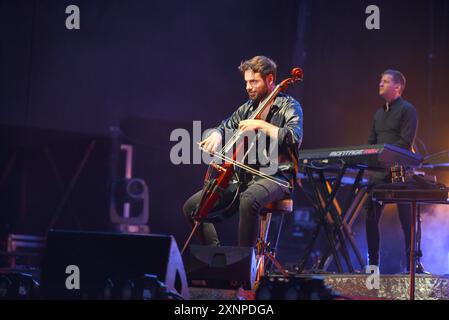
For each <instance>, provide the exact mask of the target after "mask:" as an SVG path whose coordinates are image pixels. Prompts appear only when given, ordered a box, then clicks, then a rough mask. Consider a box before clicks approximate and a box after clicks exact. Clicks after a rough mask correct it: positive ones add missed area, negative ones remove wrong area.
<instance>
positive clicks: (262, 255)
mask: <svg viewBox="0 0 449 320" xmlns="http://www.w3.org/2000/svg"><path fill="white" fill-rule="evenodd" d="M292 212H293V200H292V199H284V200H278V201H274V202H271V203H269V204H267V205H266V206H265V207H264V208H263V210H262V214H261V216H260V224H259V237H258V239H257V244H256V250H257V252H256V255H257V274H256V286H257V284H258V283H259V281H260V279H261V278H262V277H263V276H264V274H265V271H266V270H265V268H266V259H267V258H268V259H269V260H271V262H272V263H274V265H275V266H276V267H277V268H278V269H279V271H280V272H281V273H282V274H283V275H284V276H286V277H288V273H287V271H286V270H285V269H284V268H283V267H282V266H281V264H280V263H279V261H278V260H277V259H276V257H275V254H276V250H277V246H278V243H279V238H280V235H281V230H282V224H283V221H284V214H288V213H292ZM273 214H281V215H282V216H281V223H280V225H279V229H278V234H277V237H276V242H275V246H274V252H270V251H269V250H268V247H269V243H267V238H268V232H269V230H270V223H271V217H272V215H273Z"/></svg>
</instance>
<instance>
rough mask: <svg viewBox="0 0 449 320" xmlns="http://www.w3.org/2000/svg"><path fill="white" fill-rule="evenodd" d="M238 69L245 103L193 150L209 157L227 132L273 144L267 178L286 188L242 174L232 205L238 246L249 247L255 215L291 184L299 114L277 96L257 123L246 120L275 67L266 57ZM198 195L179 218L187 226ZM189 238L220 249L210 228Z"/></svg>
mask: <svg viewBox="0 0 449 320" xmlns="http://www.w3.org/2000/svg"><path fill="white" fill-rule="evenodd" d="M238 69H239V71H240V72H241V73H242V75H243V77H244V81H245V84H246V91H247V93H248V97H249V100H248V101H246V102H245V103H244V104H243V105H241V106H240V107H239V108H238V109H237V110H236V111H235V112H234V113H233V114H232V115H231V116H230V117H229V118H227V119H226V120H224V121H222V122H221V124H220V125H219V126H218V127H217V128H215V130H213V131H212V133H211V134H210V135H209V136H208V137H207V138H206V139H204V140H203V141H201V142H200V143H199V144H200V147H201V148H202V150H204V151H207V152H209V153H214V152H215V151H217V149H218V147H219V146H221V143H222V140H223V138H224V136H225V132H226V131H229V130H240V131H242V132H257V133H260V134H261V135H262V136H264V137H265V139H267V138H268V139H270V141H274V142H275V143H274V144H275V146H274V147H276V148H278V149H277V155H278V157H277V159H276V164H275V165H276V170H275V172H274V173H273V174H272V176H273V177H274V178H276V179H277V180H280V181H285V182H286V183H285V184H279V183H276V182H275V181H273V180H271V179H265V178H263V177H260V176H258V175H252V174H245V175H244V178H242V181H243V188H241V189H240V190H241V192H240V194H239V204H238V213H239V226H238V245H239V246H254V245H255V242H256V238H257V226H258V225H257V221H258V217H259V214H260V212H261V209H262V208H263V207H264V206H265V205H266V204H268V203H270V202H273V201H276V200H281V199H285V198H288V197H289V196H290V195H291V192H292V186H293V180H294V178H295V165H294V164H295V163H297V158H296V157H297V151H298V149H299V148H300V146H301V142H302V137H303V125H302V124H303V113H302V108H301V105H300V104H299V102H298V101H296V100H295V99H294V98H292V97H291V96H289V95H286V94H284V93H282V92H280V93H279V94H277V96H276V97H275V99H274V100H272V102H271V106H268V107H267V108H265V109H264V111H263V112H262V113H261V114H260V116H259V117H258V118H257V119H248V118H249V117H250V114H251V113H252V112H253V111H254V110H255V109H256V108H257V107H258V105H259V104H260V103H261V102H262V101H264V99H265V98H267V97H268V96H269V95H270V93H271V92H272V91H273V90H274V88H275V86H276V84H275V81H276V69H277V66H276V63H275V62H274V61H272V60H271V59H270V58H268V57H265V56H255V57H253V58H251V59H249V60H246V61H243V62H241V64H240V66H239V67H238ZM259 139H260V138H259ZM295 158H296V159H295ZM286 185H289V186H290V187H287V186H286ZM201 194H202V191H199V192H197V193H195V194H194V195H193V196H191V197H190V198H189V199H188V200H187V201H186V202H185V204H184V206H183V212H184V215H185V216H186V217H187V219H188V221H189V222H190V223H191V224H192V225H193V224H194V213H195V211H196V210H197V206H198V203H199V201H200V199H201ZM218 201H220V200H218ZM195 235H196V236H197V238H198V239H199V241H200V242H201V244H203V245H214V246H218V245H220V241H219V238H218V235H217V232H216V230H215V227H214V225H213V223H209V222H203V223H201V224H200V225H199V226H198V228H197V229H196V232H195Z"/></svg>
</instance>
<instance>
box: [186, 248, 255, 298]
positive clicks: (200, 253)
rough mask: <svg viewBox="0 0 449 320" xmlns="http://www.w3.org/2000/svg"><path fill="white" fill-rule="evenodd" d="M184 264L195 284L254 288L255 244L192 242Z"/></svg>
mask: <svg viewBox="0 0 449 320" xmlns="http://www.w3.org/2000/svg"><path fill="white" fill-rule="evenodd" d="M184 265H185V267H186V273H187V279H188V281H189V284H190V285H191V286H194V287H207V288H221V289H236V288H238V287H240V286H242V287H243V288H245V289H251V288H252V287H253V285H254V281H255V279H256V271H257V270H256V259H255V252H254V248H253V247H226V246H199V245H192V246H190V249H189V250H188V251H187V252H186V254H185V257H184Z"/></svg>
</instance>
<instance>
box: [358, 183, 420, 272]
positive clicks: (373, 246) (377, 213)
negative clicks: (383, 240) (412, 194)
mask: <svg viewBox="0 0 449 320" xmlns="http://www.w3.org/2000/svg"><path fill="white" fill-rule="evenodd" d="M388 179H389V178H388V176H385V175H383V176H375V178H374V180H373V181H372V187H374V186H375V185H376V184H385V182H388ZM366 209H367V216H366V238H367V242H368V264H369V265H379V249H380V233H379V222H380V218H381V216H382V212H383V209H384V208H383V206H381V205H380V204H379V203H377V202H374V201H371V200H370V199H369V200H368V201H367V205H366ZM397 209H398V213H399V220H400V222H401V227H402V231H403V233H404V242H405V258H406V259H407V260H406V261H407V263H406V265H407V270H408V269H409V264H408V261H409V258H410V237H411V233H410V227H411V223H412V209H411V205H410V204H397Z"/></svg>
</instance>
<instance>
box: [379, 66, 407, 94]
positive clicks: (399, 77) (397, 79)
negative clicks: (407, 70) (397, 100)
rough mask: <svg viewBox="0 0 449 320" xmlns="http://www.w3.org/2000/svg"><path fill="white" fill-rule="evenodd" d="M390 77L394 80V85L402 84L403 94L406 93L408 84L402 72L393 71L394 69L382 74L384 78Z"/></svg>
mask: <svg viewBox="0 0 449 320" xmlns="http://www.w3.org/2000/svg"><path fill="white" fill-rule="evenodd" d="M386 74H387V75H390V76H391V77H392V78H393V81H394V83H397V84H400V85H401V93H402V92H403V91H404V89H405V85H406V83H407V81H406V79H405V77H404V75H403V74H402V72H400V71H398V70H393V69H387V70H385V71H384V72H382V76H384V75H386Z"/></svg>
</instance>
